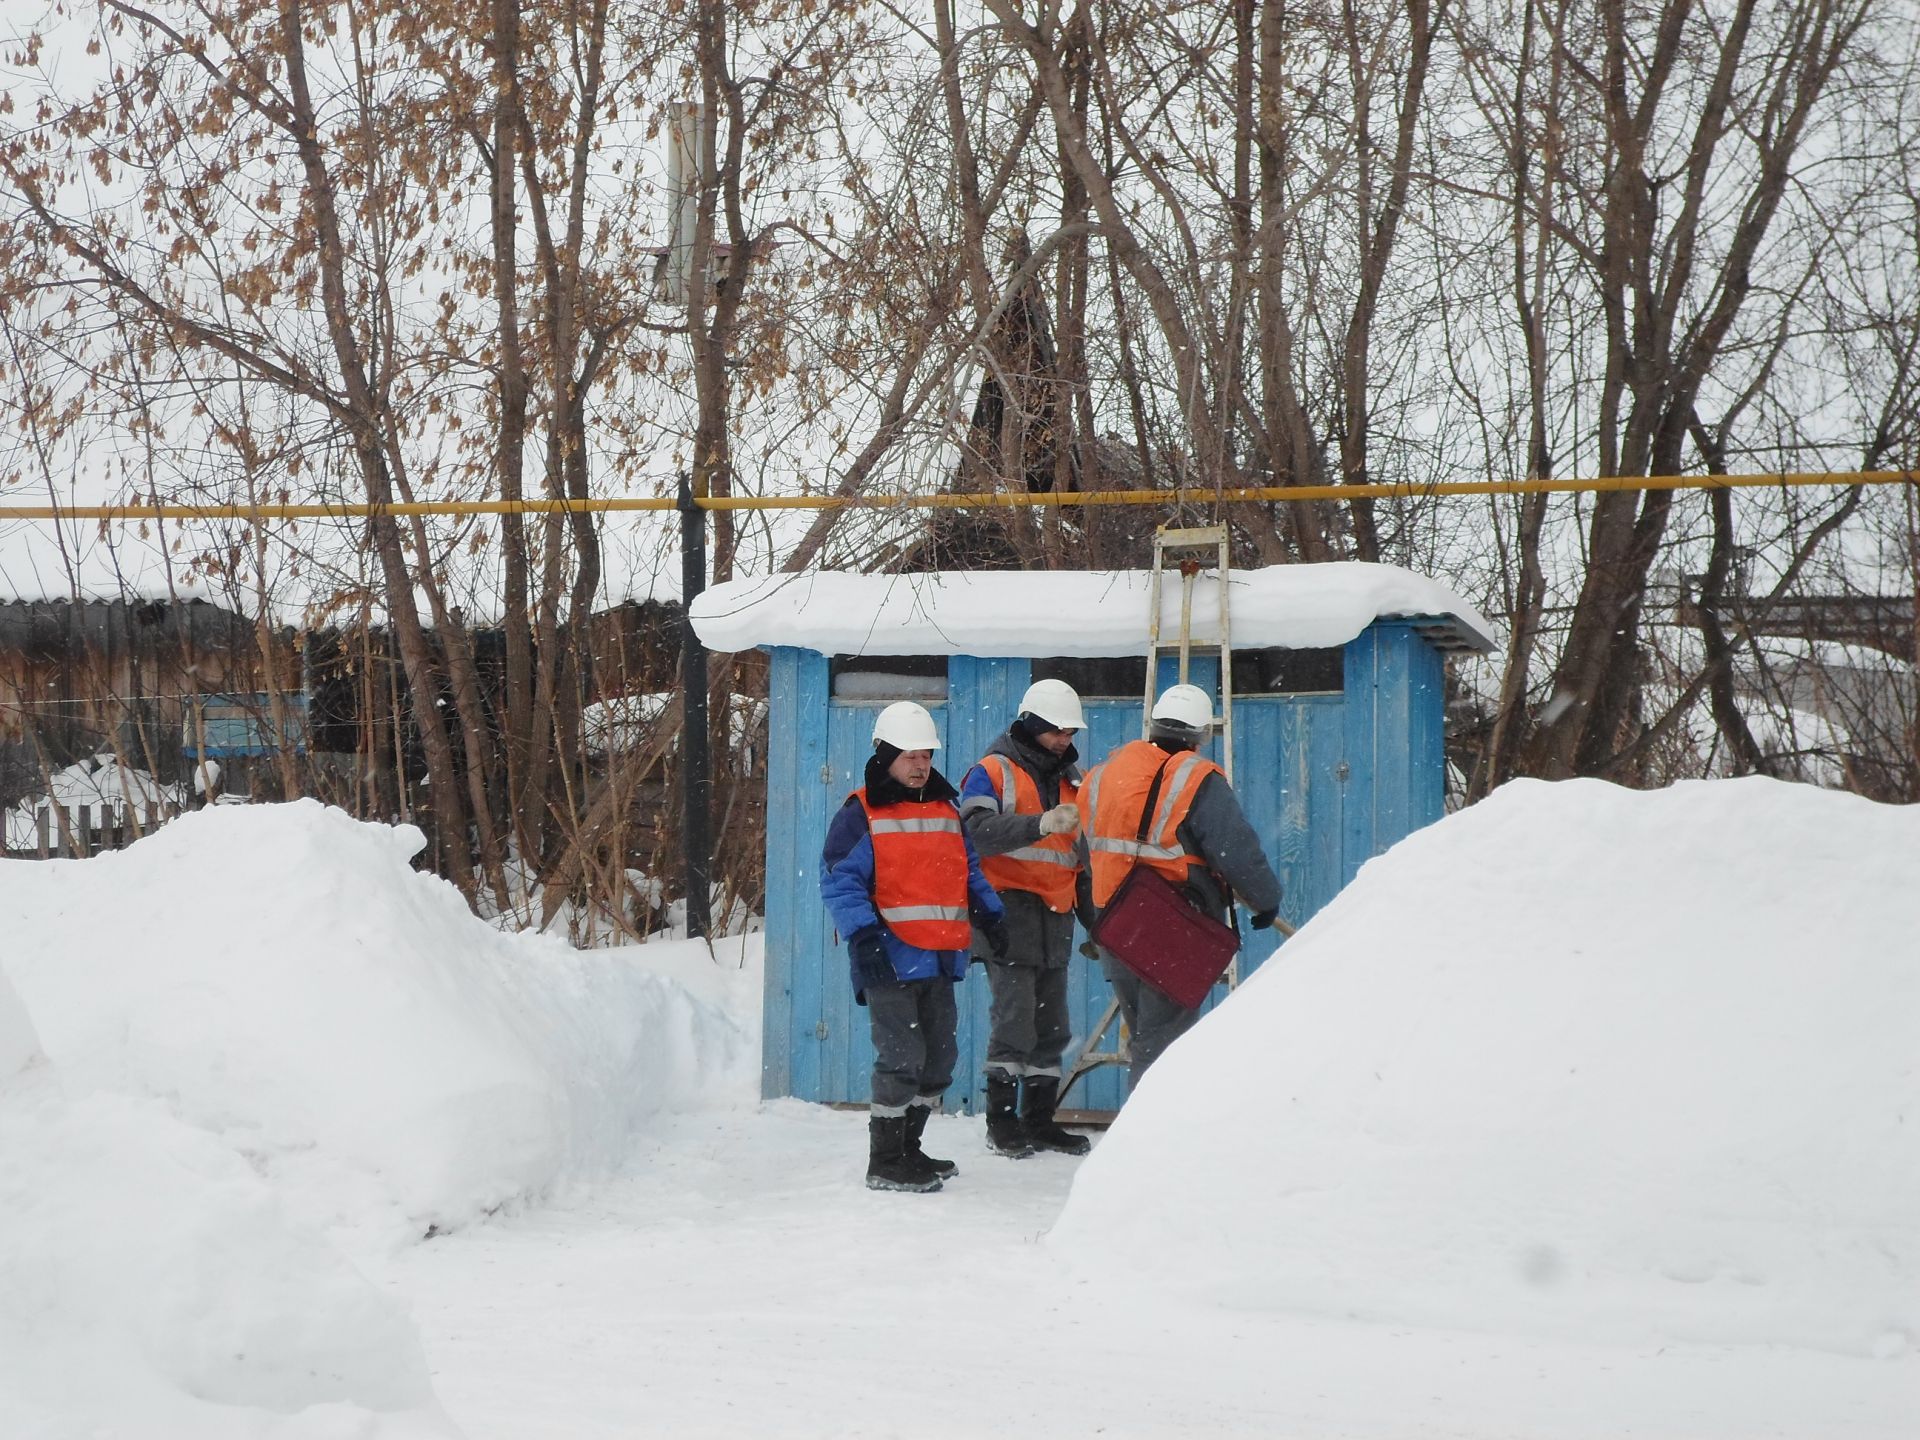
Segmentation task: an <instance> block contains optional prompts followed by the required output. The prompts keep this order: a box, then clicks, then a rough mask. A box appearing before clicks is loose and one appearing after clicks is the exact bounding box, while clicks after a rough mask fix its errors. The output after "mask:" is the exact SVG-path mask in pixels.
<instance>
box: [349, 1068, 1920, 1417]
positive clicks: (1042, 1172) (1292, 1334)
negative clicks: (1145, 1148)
mask: <svg viewBox="0 0 1920 1440" xmlns="http://www.w3.org/2000/svg"><path fill="white" fill-rule="evenodd" d="M929 1134H930V1139H937V1140H938V1142H939V1145H938V1147H937V1148H936V1150H935V1153H938V1154H944V1155H946V1156H947V1157H948V1158H950V1159H954V1160H956V1161H958V1162H959V1164H960V1166H961V1175H960V1178H959V1179H957V1180H954V1181H952V1182H950V1183H949V1184H948V1186H947V1188H946V1189H944V1190H943V1191H942V1192H941V1193H940V1194H938V1195H934V1196H926V1197H922V1196H899V1195H885V1196H883V1195H875V1194H872V1193H870V1192H868V1191H866V1190H864V1189H861V1188H860V1187H859V1183H858V1176H857V1174H856V1173H855V1172H856V1158H855V1157H856V1156H857V1155H858V1154H859V1152H860V1149H861V1146H862V1144H863V1141H864V1120H863V1119H862V1117H860V1116H857V1115H848V1114H840V1113H835V1112H831V1111H823V1110H820V1109H817V1108H815V1107H811V1106H802V1105H799V1104H797V1103H794V1102H785V1103H781V1104H777V1105H773V1106H770V1107H768V1108H767V1109H765V1110H764V1111H761V1112H758V1113H754V1112H739V1113H734V1114H730V1115H726V1116H724V1117H712V1118H702V1119H689V1120H680V1121H676V1122H675V1123H674V1124H673V1125H672V1126H670V1127H669V1128H668V1129H667V1130H666V1131H665V1132H664V1133H662V1134H661V1135H660V1137H659V1139H658V1143H657V1146H656V1147H655V1148H654V1149H653V1150H652V1152H651V1153H650V1154H649V1155H647V1156H646V1157H645V1158H644V1160H643V1161H642V1163H641V1167H640V1169H639V1172H638V1173H637V1174H635V1175H634V1176H632V1177H631V1178H629V1179H626V1180H623V1181H620V1182H618V1183H616V1184H613V1185H608V1186H603V1187H596V1188H595V1189H593V1190H592V1191H590V1192H587V1193H583V1194H580V1195H576V1196H574V1197H571V1198H570V1199H569V1200H567V1201H566V1202H565V1203H563V1204H560V1205H557V1206H553V1207H548V1208H545V1209H542V1210H539V1211H537V1212H533V1213H529V1214H524V1215H519V1216H515V1217H513V1218H510V1219H496V1220H495V1221H493V1222H492V1223H490V1224H488V1225H486V1226H484V1227H479V1228H476V1229H473V1230H470V1231H466V1232H463V1233H461V1234H459V1235H455V1236H450V1237H447V1238H445V1239H439V1240H435V1241H433V1242H431V1243H429V1244H426V1245H422V1246H418V1247H415V1248H414V1249H411V1250H409V1251H407V1252H405V1253H404V1254H402V1255H400V1256H399V1257H397V1258H396V1260H395V1261H394V1262H393V1264H392V1267H391V1269H390V1270H389V1271H388V1272H387V1274H386V1283H387V1286H388V1288H389V1289H390V1291H392V1292H393V1293H394V1294H396V1295H402V1296H405V1297H406V1298H407V1299H408V1300H409V1301H410V1303H411V1305H412V1308H413V1313H414V1318H415V1319H416V1320H417V1321H418V1322H419V1324H420V1327H421V1330H422V1332H423V1333H424V1335H425V1337H426V1346H427V1353H428V1356H429V1360H430V1363H431V1365H432V1367H433V1372H434V1373H433V1380H434V1386H435V1388H436V1390H437V1391H438V1393H439V1396H440V1399H441V1401H442V1402H443V1403H444V1404H445V1406H446V1407H447V1410H448V1412H449V1413H450V1414H451V1415H453V1416H454V1417H455V1418H456V1419H457V1420H458V1421H459V1422H460V1424H461V1425H462V1427H463V1428H464V1429H465V1431H466V1433H467V1435H468V1436H470V1437H472V1440H562V1437H566V1440H600V1437H613V1436H634V1435H660V1436H738V1435H754V1436H763V1437H800V1436H819V1437H827V1436H846V1437H853V1436H873V1437H889V1436H899V1437H948V1436H952V1437H989V1436H1007V1435H1073V1436H1078V1435H1106V1436H1116V1437H1127V1436H1138V1437H1170V1436H1188V1435H1193V1436H1199V1435H1214V1436H1217V1435H1237V1436H1247V1437H1256V1436H1257V1437H1262V1440H1293V1437H1298V1440H1331V1437H1355V1440H1358V1437H1367V1440H1389V1437H1392V1440H1414V1437H1420V1440H1440V1437H1463V1440H1465V1437H1471V1440H1540V1437H1548V1436H1552V1437H1564V1440H1586V1437H1593V1440H1619V1437H1621V1436H1625V1435H1632V1436H1638V1437H1674V1440H1681V1437H1685V1440H1713V1437H1763V1436H1779V1437H1795V1440H1812V1437H1820V1440H1835V1437H1850V1440H1896V1437H1898V1440H1911V1437H1912V1436H1913V1435H1914V1434H1915V1433H1916V1432H1917V1430H1920V1374H1916V1373H1915V1371H1916V1368H1917V1367H1915V1366H1914V1365H1913V1364H1911V1363H1910V1362H1888V1361H1882V1360H1873V1359H1868V1358H1859V1357H1852V1356H1840V1355H1829V1354H1820V1353H1817V1352H1812V1351H1805V1350H1788V1349H1782V1348H1756V1347H1746V1348H1740V1347H1703V1346H1684V1345H1649V1346H1641V1347H1611V1346H1605V1347H1603V1346H1591V1345H1577V1344H1568V1343H1564V1342H1555V1341H1549V1340H1526V1339H1519V1338H1515V1337H1512V1336H1500V1335H1486V1334H1474V1333H1468V1332H1448V1331H1436V1330H1432V1329H1421V1330H1416V1329H1412V1328H1409V1327H1404V1326H1392V1325H1373V1324H1361V1323H1355V1322H1349V1321H1340V1320H1325V1319H1305V1318H1299V1317H1294V1316H1289V1315H1286V1314H1282V1313H1276V1312H1274V1311H1260V1310H1250V1309H1242V1310H1234V1309H1228V1308H1224V1307H1220V1306H1212V1305H1198V1304H1191V1303H1185V1302H1182V1301H1180V1300H1178V1299H1170V1298H1169V1297H1168V1296H1167V1295H1166V1294H1165V1293H1164V1292H1162V1291H1159V1290H1157V1289H1154V1288H1146V1287H1130V1286H1128V1285H1126V1284H1125V1283H1123V1282H1122V1281H1121V1280H1120V1279H1119V1278H1118V1277H1117V1276H1113V1277H1105V1278H1101V1277H1093V1276H1089V1275H1087V1274H1085V1273H1080V1272H1078V1271H1076V1270H1075V1269H1074V1268H1071V1267H1069V1266H1068V1265H1066V1264H1064V1263H1062V1262H1061V1261H1060V1260H1059V1259H1057V1258H1056V1257H1055V1256H1053V1255H1052V1254H1050V1253H1049V1250H1048V1247H1047V1246H1046V1245H1045V1244H1044V1243H1043V1242H1042V1238H1041V1237H1042V1232H1043V1231H1044V1230H1045V1228H1046V1227H1047V1226H1048V1225H1049V1224H1050V1223H1051V1221H1052V1219H1053V1217H1054V1216H1055V1215H1056V1214H1057V1213H1058V1210H1059V1207H1060V1205H1061V1202H1062V1201H1063V1200H1064V1199H1065V1198H1066V1194H1067V1190H1068V1187H1069V1185H1070V1184H1071V1181H1072V1176H1073V1173H1074V1171H1075V1169H1076V1167H1077V1165H1078V1164H1079V1162H1076V1161H1072V1160H1068V1159H1065V1158H1062V1157H1038V1158H1036V1159H1033V1160H1027V1161H1020V1162H1012V1161H1007V1160H1003V1159H999V1158H997V1157H994V1156H990V1155H988V1154H987V1152H986V1149H985V1140H984V1135H983V1133H982V1129H981V1126H980V1124H979V1122H978V1121H975V1120H970V1119H962V1118H947V1119H944V1120H940V1121H936V1122H935V1124H934V1125H933V1127H932V1129H931V1131H930V1132H929ZM1114 1268H1115V1269H1116V1270H1119V1269H1121V1268H1122V1267H1121V1265H1119V1264H1116V1266H1115V1267H1114Z"/></svg>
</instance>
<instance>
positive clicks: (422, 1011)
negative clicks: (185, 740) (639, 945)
mask: <svg viewBox="0 0 1920 1440" xmlns="http://www.w3.org/2000/svg"><path fill="white" fill-rule="evenodd" d="M421 844H422V837H421V835H420V833H419V831H418V830H416V829H414V828H413V827H411V826H401V827H397V828H396V827H388V826H382V825H369V824H362V823H360V822H357V821H355V820H353V819H351V818H350V817H348V816H347V815H346V814H344V813H343V812H341V811H338V810H330V809H327V808H324V807H322V806H321V805H319V804H318V803H316V802H313V801H301V802H298V803H295V804H291V805H277V806H264V805H262V806H243V807H235V808H232V809H212V810H205V811H200V812H198V813H195V814H191V815H187V816H183V817H182V818H180V819H178V820H176V821H174V822H173V823H171V824H169V825H167V826H166V827H164V828H163V829H161V830H160V831H158V832H157V833H156V834H154V835H151V836H149V837H147V838H146V839H144V840H142V841H140V842H139V843H138V844H136V845H134V846H133V847H131V848H130V849H127V850H124V851H120V852H117V853H114V854H110V855H104V856H99V857H96V858H95V859H92V860H87V861H46V862H39V861H12V862H4V863H0V933H4V934H5V935H6V936H7V937H8V946H7V966H8V969H9V971H10V973H11V974H12V976H13V979H14V982H15V984H16V986H17V988H18V989H19V992H20V995H21V997H22V999H24V1001H25V1002H26V1007H27V1010H28V1013H29V1014H30V1015H31V1016H32V1019H33V1022H34V1025H35V1027H36V1028H37V1030H38V1032H39V1037H40V1040H41V1042H42V1043H43V1045H44V1047H45V1050H46V1053H47V1055H48V1056H49V1057H50V1058H51V1059H52V1061H53V1062H54V1064H55V1065H56V1066H57V1067H58V1068H59V1069H60V1071H61V1073H62V1074H63V1076H64V1078H65V1082H66V1084H67V1086H68V1088H69V1090H71V1091H73V1092H74V1093H76V1094H79V1093H87V1092H111V1093H115V1094H121V1095H130V1096H144V1097H154V1098H158V1099H161V1100H164V1101H165V1103H166V1105H167V1106H168V1108H169V1109H170V1111H171V1112H172V1113H173V1114H175V1115H176V1116H178V1118H180V1119H181V1120H183V1121H185V1122H187V1123H188V1124H190V1125H193V1126H195V1127H198V1128H200V1129H202V1130H205V1131H207V1132H211V1133H212V1134H214V1135H217V1136H219V1137H221V1138H222V1139H223V1140H224V1141H225V1142H226V1143H227V1145H228V1146H229V1148H231V1149H233V1150H236V1151H238V1152H239V1153H240V1154H241V1155H243V1156H245V1157H246V1159H247V1160H248V1161H249V1162H251V1164H252V1166H253V1167H254V1168H255V1169H256V1170H257V1171H258V1172H259V1173H261V1174H262V1175H264V1176H265V1177H266V1178H267V1179H268V1180H269V1181H272V1182H274V1184H275V1187H276V1189H277V1190H278V1191H279V1193H280V1195H281V1196H282V1198H283V1199H284V1200H285V1201H286V1203H287V1204H288V1205H289V1206H290V1207H292V1208H293V1209H294V1210H295V1211H296V1213H297V1214H298V1215H299V1216H300V1217H301V1218H302V1219H304V1220H307V1221H310V1222H316V1223H318V1224H321V1225H324V1226H328V1227H333V1228H335V1229H336V1230H337V1231H339V1232H340V1233H342V1234H343V1235H347V1234H349V1233H350V1234H352V1235H354V1236H361V1237H363V1238H365V1239H368V1240H371V1241H373V1242H375V1243H377V1244H382V1245H384V1244H387V1243H392V1242H394V1241H398V1240H401V1239H404V1238H407V1237H410V1236H418V1235H420V1234H423V1233H426V1232H428V1231H429V1230H431V1229H434V1228H439V1229H446V1228H449V1227H452V1226H456V1225H459V1224H462V1223H464V1222H466V1221H469V1220H471V1219H473V1218H474V1217H476V1216H478V1215H481V1214H483V1213H486V1212H488V1211H490V1210H492V1209H494V1208H496V1207H498V1206H500V1205H502V1204H506V1203H508V1202H512V1201H515V1200H517V1199H520V1198H522V1197H527V1196H532V1195H537V1194H539V1193H541V1192H543V1191H545V1190H547V1189H548V1188H549V1187H551V1186H553V1185H554V1184H555V1183H556V1182H560V1181H563V1180H566V1179H570V1178H574V1177H587V1176H595V1175H600V1174H605V1173H609V1172H611V1171H612V1170H614V1169H615V1168H616V1167H617V1166H619V1164H620V1163H621V1162H622V1161H623V1160H624V1159H625V1158H626V1157H627V1155H628V1154H629V1153H630V1151H631V1150H632V1147H633V1145H634V1142H635V1140H636V1138H637V1137H638V1136H640V1135H641V1134H642V1133H644V1131H645V1129H646V1126H647V1124H648V1122H649V1120H650V1119H651V1118H652V1117H653V1116H655V1115H657V1114H659V1113H661V1112H663V1111H669V1110H683V1109H688V1108H697V1107H700V1106H704V1105H710V1104H714V1103H734V1102H736V1101H748V1100H750V1099H751V1097H752V1096H753V1095H754V1094H755V1093H756V1091H757V1080H758V1076H757V1062H758V1054H757V1037H756V1036H754V1035H753V1034H751V1033H749V1032H748V1031H747V1029H746V1028H744V1027H743V1026H742V1025H741V1024H740V1023H739V1022H738V1021H737V1020H735V1019H734V1018H732V1017H731V1016H729V1015H728V1014H726V1013H724V1012H723V1011H722V1010H721V1009H719V1008H718V1007H717V1006H715V1005H714V1004H712V1003H710V1002H709V1001H706V1000H703V999H700V998H697V997H696V996H695V995H694V994H693V993H692V992H691V991H689V990H688V988H687V987H685V986H684V985H682V984H680V983H678V982H676V981H673V980H669V979H664V978H661V977H660V976H658V975H655V974H653V973H650V971H649V969H648V966H647V964H646V962H645V960H636V959H635V958H634V957H635V956H636V955H639V956H645V955H646V954H647V951H648V950H650V949H652V948H653V947H647V949H643V950H640V951H635V950H632V949H629V950H625V951H614V952H605V951H603V952H595V953H588V954H583V953H579V952H575V951H573V950H571V949H569V948H568V947H567V946H566V945H565V944H564V943H563V942H561V941H559V940H556V939H551V938H545V937H538V936H528V935H520V934H503V933H501V932H499V931H497V930H495V929H494V928H492V927H490V926H489V925H487V924H486V923H485V922H483V921H480V920H477V919H475V918H474V917H473V915H472V914H470V913H469V911H468V909H467V907H466V905H465V904H464V903H463V901H462V900H461V898H460V896H459V895H458V893H457V892H456V891H455V890H454V889H453V887H451V886H450V885H448V884H446V883H445V882H443V881H441V880H438V879H436V878H434V877H431V876H428V875H423V874H420V873H417V872H415V871H413V870H412V869H411V868H410V866H409V863H408V862H409V860H410V858H411V857H412V856H413V855H414V853H415V852H417V851H418V850H419V848H420V846H421ZM725 944H726V946H727V947H729V953H730V954H734V955H736V956H737V955H738V954H740V953H742V952H741V947H742V946H743V945H750V946H752V947H753V948H754V950H755V952H756V953H757V947H758V944H759V942H758V940H757V938H755V939H753V940H750V941H740V940H735V941H729V942H725ZM701 948H702V958H703V960H704V959H705V950H704V947H701ZM706 963H707V964H709V965H711V964H712V961H711V960H707V961H706Z"/></svg>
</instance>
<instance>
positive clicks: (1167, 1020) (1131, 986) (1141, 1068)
mask: <svg viewBox="0 0 1920 1440" xmlns="http://www.w3.org/2000/svg"><path fill="white" fill-rule="evenodd" d="M1100 968H1101V969H1102V970H1104V971H1106V972H1107V983H1108V984H1109V985H1111V986H1113V998H1114V999H1116V1000H1118V1001H1119V1002H1120V1014H1121V1016H1122V1018H1124V1019H1125V1020H1126V1022H1127V1030H1128V1032H1129V1035H1130V1037H1131V1038H1130V1040H1129V1042H1128V1050H1129V1053H1130V1054H1131V1055H1132V1057H1133V1058H1132V1061H1131V1062H1130V1063H1129V1065H1128V1067H1127V1093H1128V1094H1129V1095H1131V1094H1132V1093H1133V1089H1134V1087H1135V1086H1136V1085H1138V1084H1139V1083H1140V1077H1141V1076H1142V1075H1144V1074H1146V1073H1147V1067H1148V1066H1149V1065H1151V1064H1153V1062H1154V1061H1156V1060H1158V1059H1159V1058H1160V1053H1161V1051H1163V1050H1165V1049H1166V1048H1167V1046H1169V1045H1171V1044H1172V1043H1173V1042H1174V1041H1176V1040H1178V1039H1179V1038H1180V1037H1181V1036H1182V1035H1184V1034H1186V1033H1187V1031H1189V1030H1191V1029H1192V1028H1193V1022H1194V1021H1196V1020H1198V1019H1199V1018H1200V1012H1199V1011H1198V1010H1188V1009H1186V1008H1185V1007H1184V1006H1181V1005H1178V1004H1176V1003H1175V1002H1174V1001H1173V1000H1171V999H1169V998H1168V997H1167V995H1166V994H1165V993H1164V992H1162V991H1160V990H1156V989H1155V988H1154V987H1153V986H1151V985H1149V984H1148V983H1147V982H1146V981H1144V980H1142V979H1141V978H1140V977H1139V976H1138V975H1136V974H1134V973H1133V971H1131V970H1129V969H1128V968H1127V967H1126V966H1125V965H1123V964H1121V963H1120V961H1118V960H1117V959H1115V958H1114V957H1113V956H1111V955H1109V954H1108V953H1107V952H1106V951H1104V950H1102V951H1101V952H1100Z"/></svg>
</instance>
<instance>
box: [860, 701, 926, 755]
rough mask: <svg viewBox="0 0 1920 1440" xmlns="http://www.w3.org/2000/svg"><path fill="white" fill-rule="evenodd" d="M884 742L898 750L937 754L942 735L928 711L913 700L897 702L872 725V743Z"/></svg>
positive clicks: (882, 712) (888, 707)
mask: <svg viewBox="0 0 1920 1440" xmlns="http://www.w3.org/2000/svg"><path fill="white" fill-rule="evenodd" d="M882 740H884V741H886V742H887V744H889V745H891V746H893V748H894V749H896V750H938V749H939V748H940V732H939V731H938V730H937V729H935V728H934V724H933V716H931V715H929V714H928V713H927V711H926V707H925V706H923V705H916V704H914V703H913V701H911V700H896V701H894V703H893V704H891V705H889V706H887V708H886V709H884V710H882V711H881V712H880V713H879V714H878V715H877V716H875V717H874V721H873V743H874V744H876V745H878V744H879V743H880V742H881V741H882Z"/></svg>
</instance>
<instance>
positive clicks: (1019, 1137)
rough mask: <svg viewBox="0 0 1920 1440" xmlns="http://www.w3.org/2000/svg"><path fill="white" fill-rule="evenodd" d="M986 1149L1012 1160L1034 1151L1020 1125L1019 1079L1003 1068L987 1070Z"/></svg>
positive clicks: (1025, 1156) (1022, 1157)
mask: <svg viewBox="0 0 1920 1440" xmlns="http://www.w3.org/2000/svg"><path fill="white" fill-rule="evenodd" d="M987 1148H988V1149H989V1150H991V1151H992V1152H993V1153H994V1154H996V1155H1005V1156H1007V1157H1008V1158H1009V1159H1012V1160H1024V1159H1026V1158H1027V1156H1029V1155H1031V1154H1033V1146H1031V1145H1029V1144H1028V1143H1027V1132H1026V1131H1025V1130H1023V1129H1022V1128H1021V1126H1020V1082H1019V1081H1018V1080H1016V1079H1015V1078H1014V1077H1013V1076H1011V1075H1009V1074H1007V1073H1006V1072H1004V1071H1001V1070H990V1071H988V1072H987Z"/></svg>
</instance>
